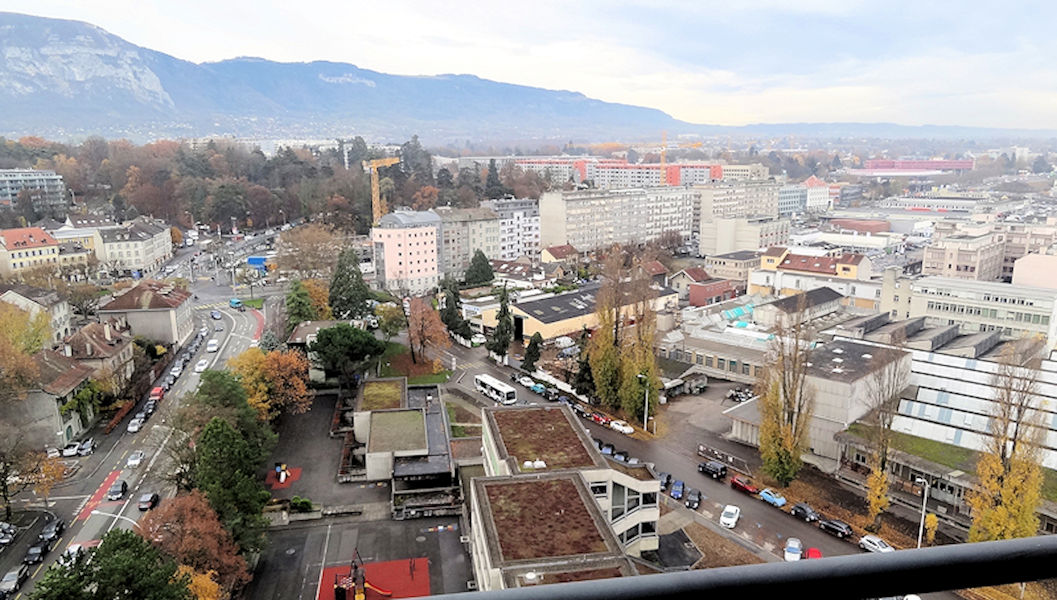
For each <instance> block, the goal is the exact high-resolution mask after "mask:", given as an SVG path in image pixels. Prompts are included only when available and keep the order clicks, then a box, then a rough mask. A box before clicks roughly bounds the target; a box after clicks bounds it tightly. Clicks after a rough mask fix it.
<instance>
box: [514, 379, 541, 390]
mask: <svg viewBox="0 0 1057 600" xmlns="http://www.w3.org/2000/svg"><path fill="white" fill-rule="evenodd" d="M517 382H518V383H520V384H521V385H523V386H525V387H527V388H530V387H532V386H533V385H535V384H536V382H535V381H533V380H532V378H531V377H521V378H519V379H518V380H517Z"/></svg>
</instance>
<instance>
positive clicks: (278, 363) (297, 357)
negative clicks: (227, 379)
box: [228, 348, 312, 421]
mask: <svg viewBox="0 0 1057 600" xmlns="http://www.w3.org/2000/svg"><path fill="white" fill-rule="evenodd" d="M228 366H229V367H230V368H231V370H232V371H233V372H234V373H235V375H236V376H237V377H238V379H239V383H241V384H242V388H243V389H244V390H246V400H247V402H249V405H250V406H252V407H253V408H254V410H256V411H257V417H258V418H259V419H261V420H262V421H269V420H271V419H274V418H275V417H277V416H279V413H281V412H283V411H286V412H291V413H295V414H297V413H303V412H305V411H306V410H308V409H309V407H310V406H311V405H312V391H311V390H309V389H308V369H309V364H308V359H307V358H305V356H304V355H303V354H301V353H300V352H292V351H291V352H282V351H279V350H272V351H271V352H267V353H265V352H263V351H262V350H261V349H260V348H249V349H247V350H246V351H244V352H242V353H241V354H239V355H238V356H235V357H234V358H232V359H231V360H229V361H228Z"/></svg>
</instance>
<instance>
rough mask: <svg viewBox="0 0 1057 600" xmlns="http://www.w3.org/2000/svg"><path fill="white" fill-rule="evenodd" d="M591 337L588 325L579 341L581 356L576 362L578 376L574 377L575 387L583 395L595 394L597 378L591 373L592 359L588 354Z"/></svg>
mask: <svg viewBox="0 0 1057 600" xmlns="http://www.w3.org/2000/svg"><path fill="white" fill-rule="evenodd" d="M590 337H591V336H590V334H589V333H588V332H587V327H584V329H583V332H582V333H581V334H580V341H579V342H578V343H577V345H578V346H579V347H580V356H579V357H578V359H577V362H576V367H577V369H576V378H575V379H573V389H574V390H576V393H577V394H580V395H582V396H593V395H594V394H595V379H594V376H593V375H592V373H591V361H590V360H589V359H588V355H587V342H588V340H589V339H590Z"/></svg>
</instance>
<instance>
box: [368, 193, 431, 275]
mask: <svg viewBox="0 0 1057 600" xmlns="http://www.w3.org/2000/svg"><path fill="white" fill-rule="evenodd" d="M439 228H440V217H439V216H438V215H437V213H435V212H433V211H432V210H426V211H410V210H397V211H395V212H391V213H389V214H387V215H384V216H383V217H382V218H381V219H380V220H379V221H378V225H377V226H376V227H375V228H374V229H372V230H371V241H372V242H373V243H374V265H375V273H376V276H377V278H378V286H379V287H380V288H382V289H384V290H388V291H390V292H392V293H394V294H397V295H401V296H403V295H415V296H417V295H421V294H424V293H426V292H429V291H431V290H432V289H433V288H436V287H437V281H438V271H437V266H438V260H437V231H438V230H439Z"/></svg>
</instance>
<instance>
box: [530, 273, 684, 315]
mask: <svg viewBox="0 0 1057 600" xmlns="http://www.w3.org/2000/svg"><path fill="white" fill-rule="evenodd" d="M599 288H601V284H600V283H598V282H595V283H592V284H589V285H585V286H584V287H582V288H580V289H578V290H575V291H572V292H568V293H565V294H558V295H557V296H551V297H549V298H541V299H539V300H529V301H527V302H518V303H516V304H514V307H515V308H517V309H518V310H519V311H521V312H523V313H525V314H526V315H528V316H530V317H532V318H533V319H536V320H537V321H540V322H541V323H557V322H558V321H564V320H566V319H573V318H576V317H582V316H584V315H589V314H591V313H593V312H595V302H596V297H597V294H598V290H599ZM676 293H677V292H676V291H675V290H673V289H671V288H662V289H660V290H658V291H657V297H658V298H663V297H664V296H671V295H674V294H676Z"/></svg>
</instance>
